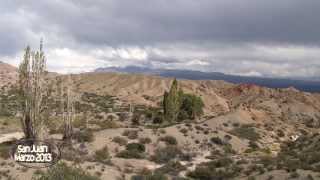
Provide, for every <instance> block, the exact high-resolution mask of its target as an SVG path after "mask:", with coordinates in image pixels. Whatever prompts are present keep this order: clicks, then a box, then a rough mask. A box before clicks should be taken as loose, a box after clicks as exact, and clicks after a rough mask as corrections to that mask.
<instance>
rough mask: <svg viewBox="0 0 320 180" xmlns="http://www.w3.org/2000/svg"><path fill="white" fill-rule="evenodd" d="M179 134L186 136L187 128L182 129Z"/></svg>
mask: <svg viewBox="0 0 320 180" xmlns="http://www.w3.org/2000/svg"><path fill="white" fill-rule="evenodd" d="M180 132H181V133H182V134H187V133H188V129H187V128H182V129H180Z"/></svg>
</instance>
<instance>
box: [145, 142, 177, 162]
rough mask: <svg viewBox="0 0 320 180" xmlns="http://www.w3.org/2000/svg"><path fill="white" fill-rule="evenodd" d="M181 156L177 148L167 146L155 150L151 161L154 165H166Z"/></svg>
mask: <svg viewBox="0 0 320 180" xmlns="http://www.w3.org/2000/svg"><path fill="white" fill-rule="evenodd" d="M181 154H182V152H181V150H180V148H178V147H177V146H167V147H165V148H158V149H156V151H155V154H154V156H152V157H151V160H152V161H154V162H156V163H166V162H169V161H170V160H172V159H175V158H177V157H178V156H180V155H181Z"/></svg>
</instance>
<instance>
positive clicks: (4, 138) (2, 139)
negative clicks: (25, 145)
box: [0, 132, 23, 143]
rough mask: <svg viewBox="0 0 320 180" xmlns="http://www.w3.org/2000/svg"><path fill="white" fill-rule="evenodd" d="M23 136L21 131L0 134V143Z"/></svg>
mask: <svg viewBox="0 0 320 180" xmlns="http://www.w3.org/2000/svg"><path fill="white" fill-rule="evenodd" d="M22 137H23V133H22V132H13V133H7V134H0V143H4V142H8V141H12V140H14V139H21V138H22Z"/></svg>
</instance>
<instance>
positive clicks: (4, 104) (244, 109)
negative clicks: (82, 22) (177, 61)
mask: <svg viewBox="0 0 320 180" xmlns="http://www.w3.org/2000/svg"><path fill="white" fill-rule="evenodd" d="M57 77H62V78H67V76H66V75H63V76H62V75H57V74H54V75H52V76H48V81H47V82H49V84H50V87H51V88H52V90H53V94H52V97H50V98H49V101H48V102H50V108H49V109H50V110H52V111H53V113H52V114H51V117H49V119H48V120H49V121H48V122H49V125H48V130H49V133H50V134H51V135H50V137H51V138H59V137H60V138H61V130H62V128H61V127H62V126H61V121H59V118H58V117H57V114H56V112H54V111H55V110H56V108H57V103H56V101H55V92H54V91H55V90H56V89H57V87H55V84H56V80H57ZM71 77H72V79H73V82H74V83H73V89H74V90H75V92H76V97H77V98H76V99H77V101H76V111H77V114H76V116H75V117H76V118H75V120H74V127H75V135H74V140H73V148H71V149H68V148H64V149H63V150H62V151H63V152H62V159H63V160H62V161H63V162H66V163H67V164H70V162H73V163H76V164H78V165H79V167H82V168H83V169H85V170H87V171H88V172H90V173H91V174H94V175H96V176H97V177H100V179H112V180H113V179H114V180H115V179H128V180H135V179H148V178H150V179H161V180H162V179H163V180H167V178H170V179H186V178H192V179H196V180H211V179H222V180H224V179H241V180H242V179H243V180H246V179H279V180H282V179H290V178H291V179H294V178H295V179H299V178H304V179H312V178H314V179H316V178H320V166H319V164H320V159H319V158H318V156H319V153H318V152H317V151H318V150H319V146H318V144H319V143H318V142H319V135H318V134H317V132H318V131H319V128H320V95H319V94H313V93H306V92H301V91H298V90H296V89H294V88H288V89H270V88H265V87H260V86H257V85H254V84H231V83H226V82H224V81H212V80H199V81H193V80H178V84H179V86H180V88H182V89H183V91H184V92H187V93H191V94H195V95H197V96H200V97H201V98H202V100H203V102H204V105H205V107H204V115H203V116H202V117H201V118H200V119H197V120H195V121H192V120H188V119H186V120H184V121H181V122H175V123H172V124H157V123H155V121H154V119H155V118H157V113H159V112H161V101H162V98H163V94H164V92H165V91H167V90H169V88H170V86H171V83H172V80H173V79H171V78H162V77H158V76H146V75H139V74H119V73H85V74H77V75H72V76H71ZM48 87H49V86H48ZM0 91H1V93H0V107H1V109H0V133H1V134H3V133H5V132H7V131H8V132H9V130H10V132H11V131H20V129H18V127H19V126H18V125H17V123H18V122H19V121H18V119H17V112H15V109H17V104H15V103H14V102H15V101H16V95H15V94H14V93H15V91H6V90H1V89H0ZM132 107H134V108H132ZM15 133H16V132H15ZM5 137H7V136H5ZM0 138H1V136H0ZM5 148H7V146H6V144H0V160H3V159H5V160H3V162H4V163H3V168H2V169H1V168H0V172H3V173H5V176H7V177H11V176H13V175H17V176H16V177H17V179H26V178H25V177H30V179H31V176H33V175H34V174H33V173H34V170H33V169H29V170H26V169H18V168H17V169H13V168H12V166H15V164H14V163H13V162H12V160H10V159H9V158H8V157H6V156H5V155H6V153H4V152H5ZM299 154H301V155H299ZM305 158H306V159H305ZM304 160H306V162H308V163H309V164H305V163H304ZM62 166H65V165H62ZM2 176H3V177H5V176H4V175H1V173H0V177H2ZM27 179H28V178H27Z"/></svg>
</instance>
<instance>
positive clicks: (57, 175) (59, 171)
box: [32, 163, 100, 180]
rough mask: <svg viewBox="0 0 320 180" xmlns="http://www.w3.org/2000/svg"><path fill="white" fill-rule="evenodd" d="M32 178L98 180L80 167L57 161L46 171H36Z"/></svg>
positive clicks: (37, 179)
mask: <svg viewBox="0 0 320 180" xmlns="http://www.w3.org/2000/svg"><path fill="white" fill-rule="evenodd" d="M32 179H33V180H75V179H77V180H99V179H100V178H99V177H96V176H92V175H90V174H89V173H88V172H86V171H84V170H83V169H81V168H74V167H70V166H67V165H66V164H65V163H58V164H57V165H55V166H52V167H51V168H49V169H48V171H47V172H43V171H38V172H37V173H35V174H34V175H33V177H32Z"/></svg>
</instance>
